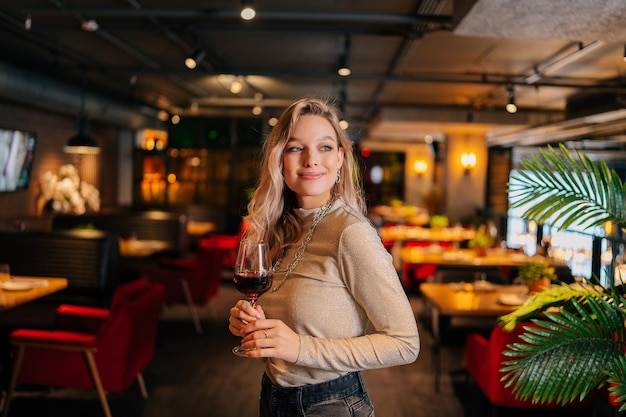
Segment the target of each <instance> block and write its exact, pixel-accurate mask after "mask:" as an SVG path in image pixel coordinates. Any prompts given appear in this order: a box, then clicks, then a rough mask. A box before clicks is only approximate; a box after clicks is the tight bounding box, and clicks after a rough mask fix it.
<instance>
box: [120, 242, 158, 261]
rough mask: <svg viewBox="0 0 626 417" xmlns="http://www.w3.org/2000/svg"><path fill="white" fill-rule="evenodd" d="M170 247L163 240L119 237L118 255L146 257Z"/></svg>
mask: <svg viewBox="0 0 626 417" xmlns="http://www.w3.org/2000/svg"><path fill="white" fill-rule="evenodd" d="M169 249H170V244H169V242H167V241H165V240H143V239H141V240H140V239H120V255H121V256H122V257H123V258H148V257H151V256H153V255H157V254H159V253H161V252H165V251H167V250H169Z"/></svg>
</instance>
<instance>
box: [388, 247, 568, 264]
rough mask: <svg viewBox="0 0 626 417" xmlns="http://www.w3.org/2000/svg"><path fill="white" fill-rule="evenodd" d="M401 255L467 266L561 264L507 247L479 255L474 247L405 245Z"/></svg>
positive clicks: (412, 260)
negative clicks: (540, 260)
mask: <svg viewBox="0 0 626 417" xmlns="http://www.w3.org/2000/svg"><path fill="white" fill-rule="evenodd" d="M400 257H401V258H402V261H403V262H406V263H414V264H424V263H426V264H437V265H450V266H467V267H493V266H498V267H500V266H524V265H527V264H528V263H529V262H531V261H533V260H538V259H543V260H547V261H548V262H550V263H551V264H555V265H556V264H559V265H560V264H561V263H557V262H556V261H554V260H552V259H547V258H545V257H543V256H539V255H535V256H528V255H526V254H524V253H522V252H517V251H510V250H505V249H490V250H488V251H487V254H486V255H485V256H477V255H476V251H474V250H472V249H450V248H434V249H433V248H432V247H431V248H420V247H404V248H402V249H401V250H400Z"/></svg>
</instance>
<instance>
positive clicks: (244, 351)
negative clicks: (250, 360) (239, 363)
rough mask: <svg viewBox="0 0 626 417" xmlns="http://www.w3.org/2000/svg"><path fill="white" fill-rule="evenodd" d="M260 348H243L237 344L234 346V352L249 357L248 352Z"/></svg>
mask: <svg viewBox="0 0 626 417" xmlns="http://www.w3.org/2000/svg"><path fill="white" fill-rule="evenodd" d="M257 349H259V348H252V349H242V348H241V346H235V347H234V348H233V353H234V354H235V355H237V356H241V357H243V358H247V357H248V356H247V355H246V352H250V351H252V350H257Z"/></svg>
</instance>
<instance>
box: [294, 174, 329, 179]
mask: <svg viewBox="0 0 626 417" xmlns="http://www.w3.org/2000/svg"><path fill="white" fill-rule="evenodd" d="M298 175H299V176H300V178H302V179H305V180H316V179H318V178H321V177H323V176H324V173H323V172H301V173H300V174H298Z"/></svg>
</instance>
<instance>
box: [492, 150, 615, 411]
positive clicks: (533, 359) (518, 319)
mask: <svg viewBox="0 0 626 417" xmlns="http://www.w3.org/2000/svg"><path fill="white" fill-rule="evenodd" d="M522 165H523V167H524V168H525V171H520V172H519V173H518V175H517V176H516V177H515V181H513V179H512V181H511V183H510V184H509V195H510V197H511V201H512V203H511V204H512V206H513V207H524V208H525V212H524V217H525V218H527V219H532V220H535V221H537V222H538V223H540V224H541V223H548V222H549V223H551V224H552V225H553V226H555V227H558V228H567V227H570V226H573V225H578V226H584V227H585V228H586V230H588V231H593V230H594V228H595V227H598V226H603V225H605V224H606V223H607V222H610V223H612V224H613V226H615V228H614V229H613V230H621V229H622V225H623V224H624V222H625V221H626V190H625V188H624V184H623V183H622V181H621V179H620V178H619V176H618V174H617V173H616V172H615V171H614V170H612V169H609V168H608V166H607V165H606V163H605V162H599V163H594V162H592V161H591V160H590V159H589V158H588V157H587V156H585V155H583V154H581V153H579V152H578V151H575V153H571V152H570V151H568V150H567V149H566V148H565V147H564V146H563V145H560V149H559V150H557V149H555V148H553V147H548V148H547V149H542V150H541V156H534V157H533V158H532V159H529V160H525V161H523V162H522ZM625 319H626V297H625V296H624V292H623V288H622V287H621V286H620V287H615V286H614V284H613V283H612V282H611V283H609V284H608V285H607V286H602V285H600V283H599V282H598V281H597V278H596V277H594V278H592V279H589V280H586V281H584V282H582V283H576V284H570V285H568V284H559V285H552V286H551V287H550V288H549V289H546V290H545V291H542V292H539V293H536V294H534V295H533V296H532V297H531V298H530V299H529V300H528V301H527V302H526V303H525V304H523V305H522V306H520V307H519V308H518V309H516V310H515V311H513V312H512V313H510V314H508V315H506V316H503V317H500V319H499V320H500V322H501V323H502V324H504V326H505V329H512V328H514V327H515V326H516V325H522V326H523V324H522V323H524V322H527V321H532V322H534V323H536V324H538V325H539V326H540V329H539V330H537V329H533V328H532V327H526V328H525V330H524V333H523V335H522V339H521V340H522V341H521V342H520V343H515V344H512V345H509V346H508V348H507V351H505V352H504V354H505V356H507V357H508V358H509V359H508V360H507V361H505V362H504V363H503V365H502V368H501V371H502V372H503V378H504V379H505V380H506V381H507V384H508V386H512V388H513V391H514V393H515V394H516V395H517V396H518V397H519V398H522V399H532V401H534V402H538V403H545V402H550V401H556V402H557V403H559V404H566V403H569V402H571V401H573V400H574V399H579V398H584V397H586V396H587V395H588V394H589V393H591V392H593V391H594V390H595V389H596V388H600V387H608V389H609V392H610V395H611V398H613V399H614V400H616V402H617V403H619V404H621V406H620V410H623V409H626V403H625V402H624V400H625V399H626V354H625V352H626V326H625V325H624V322H625Z"/></svg>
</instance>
